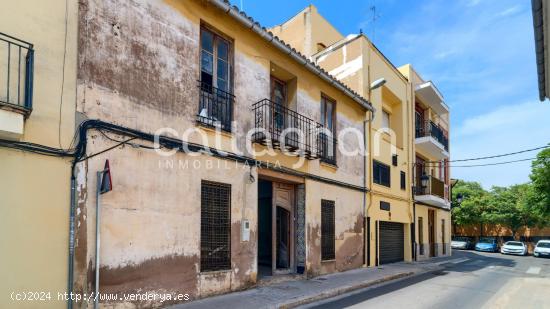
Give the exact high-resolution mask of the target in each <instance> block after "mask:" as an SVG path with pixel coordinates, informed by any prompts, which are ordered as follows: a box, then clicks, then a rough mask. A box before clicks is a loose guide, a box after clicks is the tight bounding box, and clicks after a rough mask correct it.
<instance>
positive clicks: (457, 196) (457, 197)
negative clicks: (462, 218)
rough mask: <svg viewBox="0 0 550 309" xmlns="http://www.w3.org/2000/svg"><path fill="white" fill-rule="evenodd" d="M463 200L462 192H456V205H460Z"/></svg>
mask: <svg viewBox="0 0 550 309" xmlns="http://www.w3.org/2000/svg"><path fill="white" fill-rule="evenodd" d="M463 200H464V196H463V195H462V193H458V194H457V195H456V202H457V203H458V205H460V204H461V203H462V201H463Z"/></svg>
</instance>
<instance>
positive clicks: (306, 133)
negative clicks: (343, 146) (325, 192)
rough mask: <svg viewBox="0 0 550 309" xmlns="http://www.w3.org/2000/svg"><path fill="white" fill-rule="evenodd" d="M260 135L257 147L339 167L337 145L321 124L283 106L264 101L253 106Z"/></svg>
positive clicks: (253, 138)
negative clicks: (318, 159)
mask: <svg viewBox="0 0 550 309" xmlns="http://www.w3.org/2000/svg"><path fill="white" fill-rule="evenodd" d="M252 109H253V111H254V123H255V129H256V132H255V133H254V134H253V136H252V141H253V142H254V143H259V144H262V145H265V146H269V145H271V146H272V147H273V148H275V149H283V150H284V151H286V152H288V153H290V154H293V155H298V156H305V157H306V158H307V159H310V160H313V159H317V158H321V159H322V160H323V161H325V162H327V163H332V164H335V163H336V155H335V149H336V148H335V146H336V141H335V139H334V138H332V136H330V135H331V134H326V133H325V132H324V130H323V126H322V125H321V124H319V123H318V122H316V121H314V120H312V119H310V118H308V117H306V116H304V115H301V114H299V113H297V112H295V111H293V110H291V109H289V108H287V107H285V106H283V105H281V104H277V103H275V102H273V101H271V100H268V99H263V100H261V101H259V102H256V103H254V104H253V105H252Z"/></svg>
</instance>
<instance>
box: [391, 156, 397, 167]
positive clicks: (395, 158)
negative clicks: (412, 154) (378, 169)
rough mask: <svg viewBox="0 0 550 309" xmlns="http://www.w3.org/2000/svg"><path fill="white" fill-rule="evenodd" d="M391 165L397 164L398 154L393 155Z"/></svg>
mask: <svg viewBox="0 0 550 309" xmlns="http://www.w3.org/2000/svg"><path fill="white" fill-rule="evenodd" d="M391 165H393V166H397V155H396V154H394V155H392V156H391Z"/></svg>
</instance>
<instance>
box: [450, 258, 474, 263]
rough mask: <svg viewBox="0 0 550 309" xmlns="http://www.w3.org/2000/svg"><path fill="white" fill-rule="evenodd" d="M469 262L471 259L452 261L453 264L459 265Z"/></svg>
mask: <svg viewBox="0 0 550 309" xmlns="http://www.w3.org/2000/svg"><path fill="white" fill-rule="evenodd" d="M469 260H470V259H469V258H461V259H456V260H452V261H451V263H453V264H458V263H462V262H467V261H469Z"/></svg>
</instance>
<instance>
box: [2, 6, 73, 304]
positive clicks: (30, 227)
mask: <svg viewBox="0 0 550 309" xmlns="http://www.w3.org/2000/svg"><path fill="white" fill-rule="evenodd" d="M65 3H66V2H65V1H63V0H52V1H31V0H21V1H4V2H3V3H2V10H1V11H0V29H2V30H1V31H2V32H3V33H6V34H9V35H11V36H14V37H16V38H19V39H21V40H25V41H28V42H30V43H32V44H34V50H35V58H34V99H33V110H32V113H31V115H30V117H29V118H27V119H26V120H25V126H24V135H23V136H22V138H21V139H20V140H22V141H27V142H33V143H39V144H43V145H47V146H50V147H56V148H58V147H59V141H58V129H59V127H58V126H59V112H60V102H61V85H62V72H63V54H64V38H65V31H67V46H66V59H65V65H64V67H65V84H64V92H63V106H62V107H61V119H62V121H61V130H60V131H61V145H62V146H63V147H65V148H68V147H69V144H70V141H71V139H72V137H73V132H74V111H75V83H76V31H77V2H76V1H68V2H67V3H68V11H67V22H65ZM0 171H2V172H1V174H2V177H0V228H1V233H0V252H2V263H0V278H2V280H1V282H0V308H62V307H64V306H65V305H66V302H65V301H62V300H61V301H58V300H57V293H58V292H62V293H64V292H66V290H67V266H68V264H67V263H68V256H67V252H68V230H69V225H68V223H69V200H70V159H60V158H54V157H46V156H40V155H37V154H32V153H24V152H21V151H16V150H10V149H5V148H2V149H0ZM11 292H51V297H52V300H50V301H12V300H11V297H10V294H11Z"/></svg>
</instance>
